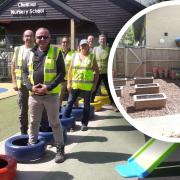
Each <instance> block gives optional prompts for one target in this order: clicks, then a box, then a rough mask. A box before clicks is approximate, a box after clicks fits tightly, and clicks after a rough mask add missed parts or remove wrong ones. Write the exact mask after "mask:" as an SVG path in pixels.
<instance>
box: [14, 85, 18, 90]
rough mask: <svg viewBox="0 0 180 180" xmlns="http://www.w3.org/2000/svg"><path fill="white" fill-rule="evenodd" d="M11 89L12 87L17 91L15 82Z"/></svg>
mask: <svg viewBox="0 0 180 180" xmlns="http://www.w3.org/2000/svg"><path fill="white" fill-rule="evenodd" d="M13 89H14V90H15V91H18V87H17V84H16V83H13Z"/></svg>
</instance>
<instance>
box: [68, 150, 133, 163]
mask: <svg viewBox="0 0 180 180" xmlns="http://www.w3.org/2000/svg"><path fill="white" fill-rule="evenodd" d="M130 156H131V155H130V154H124V153H115V152H88V151H80V152H72V153H70V154H69V155H68V158H70V159H78V160H79V161H80V162H84V163H88V164H104V163H111V162H119V161H124V160H127V158H129V157H130Z"/></svg>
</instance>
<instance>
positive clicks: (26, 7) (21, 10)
mask: <svg viewBox="0 0 180 180" xmlns="http://www.w3.org/2000/svg"><path fill="white" fill-rule="evenodd" d="M17 7H18V9H11V10H10V13H11V15H13V16H32V15H44V14H45V13H46V11H45V8H39V7H38V4H37V3H36V2H19V3H17Z"/></svg>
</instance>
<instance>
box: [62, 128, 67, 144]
mask: <svg viewBox="0 0 180 180" xmlns="http://www.w3.org/2000/svg"><path fill="white" fill-rule="evenodd" d="M62 129H63V138H64V143H66V142H67V128H66V127H65V126H63V125H62Z"/></svg>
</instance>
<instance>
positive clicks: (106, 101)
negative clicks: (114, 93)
mask: <svg viewBox="0 0 180 180" xmlns="http://www.w3.org/2000/svg"><path fill="white" fill-rule="evenodd" d="M95 101H101V103H102V104H103V105H104V104H110V99H109V96H96V97H95Z"/></svg>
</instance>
